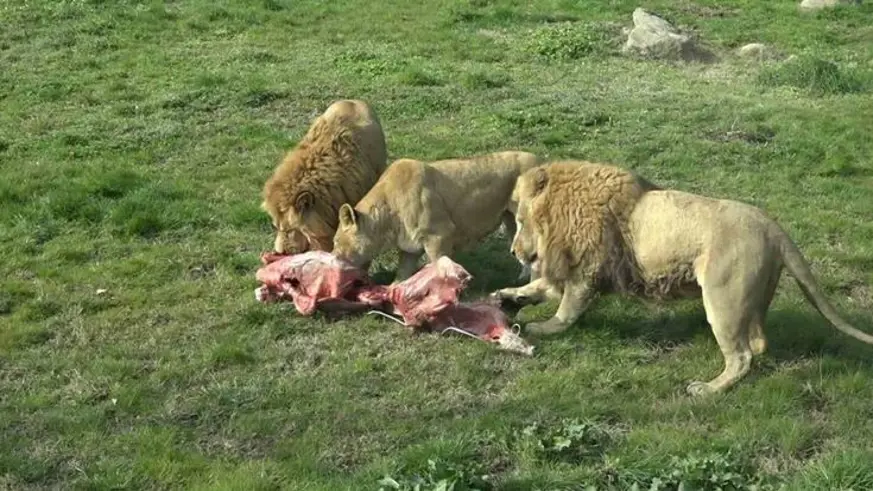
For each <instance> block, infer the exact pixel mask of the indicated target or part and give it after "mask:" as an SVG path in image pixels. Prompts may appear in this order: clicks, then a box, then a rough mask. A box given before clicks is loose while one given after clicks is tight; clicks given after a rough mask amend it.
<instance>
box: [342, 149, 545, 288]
mask: <svg viewBox="0 0 873 491" xmlns="http://www.w3.org/2000/svg"><path fill="white" fill-rule="evenodd" d="M539 163H540V160H539V158H538V157H537V156H536V155H534V154H531V153H527V152H514V151H507V152H496V153H491V154H487V155H481V156H477V157H473V158H466V159H448V160H439V161H435V162H429V163H426V162H422V161H418V160H412V159H400V160H397V161H395V162H394V163H392V164H391V165H390V166H388V169H387V170H386V171H385V172H384V174H382V177H381V178H380V179H379V181H378V182H377V183H376V184H375V185H374V186H373V188H372V189H371V190H370V191H369V192H368V193H367V194H366V196H364V197H363V198H362V199H361V200H360V201H359V202H357V203H356V204H355V205H354V208H353V207H352V204H347V205H343V207H341V208H340V213H339V217H338V218H339V222H340V225H339V229H338V230H337V233H336V235H335V237H334V254H336V255H337V256H338V257H341V258H343V259H346V260H348V261H350V262H352V263H354V264H356V265H361V266H362V265H366V264H367V263H369V262H370V261H371V260H372V259H373V258H374V257H375V256H376V255H378V254H379V253H381V252H382V251H385V250H387V249H388V248H391V247H396V248H397V249H399V250H400V251H401V263H400V266H399V268H398V271H397V280H403V279H406V278H408V277H409V276H410V275H412V274H413V273H414V272H415V270H416V269H417V267H418V260H419V259H420V257H421V255H422V254H425V255H426V256H427V258H428V260H430V261H435V260H437V259H439V257H440V256H449V257H451V256H452V254H453V253H454V252H455V251H457V250H459V249H462V248H465V247H468V246H470V245H472V244H475V243H477V242H479V241H480V240H482V239H484V238H485V237H486V236H487V235H488V234H489V233H491V232H493V231H494V230H496V229H497V228H498V227H499V226H500V224H501V222H502V223H503V224H504V225H505V226H506V227H507V231H508V233H509V234H514V233H515V230H514V229H515V220H514V216H513V214H512V210H514V208H515V206H514V205H513V204H512V203H511V200H510V198H511V195H512V190H513V188H514V186H515V181H516V179H517V178H518V176H519V175H520V174H521V173H522V172H524V171H526V170H528V169H531V168H533V167H534V166H536V165H538V164H539Z"/></svg>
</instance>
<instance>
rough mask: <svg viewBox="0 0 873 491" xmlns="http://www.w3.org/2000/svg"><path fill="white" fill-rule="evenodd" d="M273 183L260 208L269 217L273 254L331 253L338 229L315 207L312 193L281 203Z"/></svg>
mask: <svg viewBox="0 0 873 491" xmlns="http://www.w3.org/2000/svg"><path fill="white" fill-rule="evenodd" d="M271 184H273V187H275V184H274V183H271V182H268V184H267V187H268V190H266V191H265V195H266V197H265V199H264V202H263V203H262V205H261V207H262V208H263V209H264V211H266V212H267V214H269V215H270V221H271V222H272V225H273V230H274V231H275V232H276V238H275V240H274V242H273V250H274V251H276V252H278V253H282V254H298V253H301V252H306V251H308V250H311V249H314V250H322V251H330V246H331V243H332V239H333V231H334V230H335V229H336V225H335V224H333V223H331V222H329V221H327V220H325V217H324V216H323V215H322V214H321V213H319V211H318V210H317V209H316V206H315V197H314V195H313V193H312V192H310V191H306V190H303V191H300V192H299V193H298V194H297V196H296V197H295V198H293V199H282V198H278V197H277V196H276V195H277V194H279V193H278V192H277V191H276V190H275V189H269V187H270V185H271Z"/></svg>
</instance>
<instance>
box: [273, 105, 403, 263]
mask: <svg viewBox="0 0 873 491" xmlns="http://www.w3.org/2000/svg"><path fill="white" fill-rule="evenodd" d="M385 147H386V145H385V135H384V133H383V131H382V127H381V124H380V122H379V120H378V118H377V116H376V114H375V112H373V110H372V109H371V108H370V107H369V106H368V105H367V104H366V103H365V102H362V101H356V100H341V101H337V102H334V103H333V104H331V105H330V106H329V107H328V108H327V110H326V111H325V112H324V113H323V114H321V115H320V116H319V117H318V118H316V120H315V121H314V122H313V123H312V125H311V126H310V128H309V130H308V131H307V133H306V135H305V136H304V137H303V139H302V140H301V141H300V143H298V145H297V146H296V147H295V148H294V149H293V150H292V151H291V152H289V153H288V154H287V156H286V157H285V159H284V160H283V161H282V163H281V164H280V165H279V166H278V167H277V168H276V170H275V172H274V173H273V175H272V176H271V177H270V178H269V179H268V180H267V182H266V184H265V185H264V192H263V198H264V199H263V203H262V205H261V207H262V208H263V209H264V211H266V212H267V214H269V215H270V220H271V222H272V224H273V228H274V230H275V231H276V237H275V241H274V245H273V249H274V250H275V252H278V253H283V254H297V253H301V252H306V251H307V250H313V249H314V250H322V251H328V252H330V251H331V248H332V245H333V235H334V233H335V232H336V229H337V225H338V223H337V212H338V209H339V206H340V205H342V204H343V203H349V202H350V203H355V202H357V201H358V200H359V199H361V198H362V197H363V196H364V194H366V193H367V191H368V190H369V189H370V188H371V187H372V186H373V184H375V182H376V181H377V180H378V178H379V176H380V175H381V173H382V171H383V170H384V169H385V167H386V166H387V153H386V148H385Z"/></svg>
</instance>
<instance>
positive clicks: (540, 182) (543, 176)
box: [532, 167, 549, 196]
mask: <svg viewBox="0 0 873 491" xmlns="http://www.w3.org/2000/svg"><path fill="white" fill-rule="evenodd" d="M532 178H533V179H532V180H533V195H534V196H536V195H538V194H540V193H542V192H543V189H546V186H547V185H548V184H549V175H548V173H546V168H545V167H537V168H536V169H534V170H533V176H532Z"/></svg>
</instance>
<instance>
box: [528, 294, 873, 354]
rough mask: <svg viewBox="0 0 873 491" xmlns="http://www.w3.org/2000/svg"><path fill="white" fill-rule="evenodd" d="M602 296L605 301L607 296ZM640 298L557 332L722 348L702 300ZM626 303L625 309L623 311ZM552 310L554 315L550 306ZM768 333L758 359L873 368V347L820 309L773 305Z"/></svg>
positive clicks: (872, 327) (860, 324)
mask: <svg viewBox="0 0 873 491" xmlns="http://www.w3.org/2000/svg"><path fill="white" fill-rule="evenodd" d="M598 300H603V297H601V298H600V299H598ZM598 300H595V302H596V301H598ZM638 301H639V300H636V299H621V300H613V302H616V303H617V304H618V307H619V308H618V309H615V308H613V309H604V308H598V306H596V305H594V304H592V308H590V309H589V311H588V312H586V313H585V314H584V315H583V317H582V318H581V319H579V320H577V321H576V322H575V323H574V324H573V325H572V326H570V328H568V329H567V330H566V331H564V332H563V333H561V334H558V335H557V336H564V337H567V338H570V339H574V340H576V339H578V341H579V342H580V343H581V342H582V341H583V339H584V337H585V336H586V333H588V332H590V331H591V330H595V329H598V328H607V329H609V331H610V332H611V333H613V334H614V335H615V336H616V337H617V338H619V339H626V340H635V341H643V342H646V343H647V344H651V345H653V346H655V347H661V348H665V349H667V348H669V347H672V346H676V345H682V344H690V343H691V342H692V341H693V340H695V339H701V337H707V338H709V342H710V343H711V344H712V348H713V349H714V350H718V347H717V344H716V341H715V338H714V337H713V335H712V329H711V328H710V326H709V323H708V322H707V320H706V313H705V311H704V309H703V305H702V303H700V302H699V301H698V302H697V305H695V302H694V301H689V300H683V301H679V302H675V303H673V305H672V306H671V305H670V303H666V304H660V305H657V306H652V307H650V308H648V309H647V308H645V307H643V308H639V305H637V306H631V305H630V302H638ZM622 306H624V307H625V308H623V309H622V308H621V307H622ZM550 307H551V306H550ZM554 307H555V308H556V307H557V305H556V304H555V305H554ZM615 310H620V313H619V314H615V312H614V311H615ZM548 312H549V313H550V314H551V312H552V310H551V308H550V309H549V310H548ZM840 314H841V315H842V317H843V318H844V319H846V321H848V322H849V323H850V324H852V325H853V326H855V327H856V328H858V329H860V330H861V331H864V332H867V333H873V322H871V319H870V318H869V316H863V315H857V314H856V313H854V312H851V311H845V310H843V311H841V312H840ZM538 317H539V316H538ZM764 334H765V336H766V338H767V351H766V352H765V353H764V354H763V355H760V356H758V357H756V358H763V359H766V360H770V361H772V362H777V363H783V362H792V361H797V360H800V359H803V358H810V357H823V356H832V357H834V358H835V359H838V360H841V361H844V362H846V363H852V364H858V365H862V366H864V367H868V368H871V369H873V346H871V345H868V344H866V343H864V342H863V341H859V340H857V339H855V338H853V337H851V336H849V335H847V334H844V333H842V332H840V331H839V330H837V329H836V328H835V327H833V326H831V325H830V324H829V323H828V321H827V320H826V319H824V318H823V317H822V316H820V315H819V314H818V313H817V312H816V311H815V310H811V309H806V308H802V307H801V308H797V307H785V306H782V307H775V308H771V309H770V311H769V313H768V315H767V320H766V324H765V326H764ZM548 339H549V338H547V337H544V338H540V339H539V343H548Z"/></svg>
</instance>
